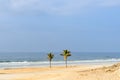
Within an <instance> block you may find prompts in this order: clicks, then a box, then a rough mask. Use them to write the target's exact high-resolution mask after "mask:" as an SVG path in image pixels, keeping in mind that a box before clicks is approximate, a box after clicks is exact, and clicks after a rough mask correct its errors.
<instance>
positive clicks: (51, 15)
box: [0, 0, 120, 52]
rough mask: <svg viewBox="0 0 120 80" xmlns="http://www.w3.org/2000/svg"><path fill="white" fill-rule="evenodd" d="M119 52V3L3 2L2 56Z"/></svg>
mask: <svg viewBox="0 0 120 80" xmlns="http://www.w3.org/2000/svg"><path fill="white" fill-rule="evenodd" d="M64 49H68V50H70V51H73V52H120V0H0V52H51V51H52V52H59V51H62V50H64Z"/></svg>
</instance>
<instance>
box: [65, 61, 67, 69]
mask: <svg viewBox="0 0 120 80" xmlns="http://www.w3.org/2000/svg"><path fill="white" fill-rule="evenodd" d="M65 64H66V68H67V59H66V60H65Z"/></svg>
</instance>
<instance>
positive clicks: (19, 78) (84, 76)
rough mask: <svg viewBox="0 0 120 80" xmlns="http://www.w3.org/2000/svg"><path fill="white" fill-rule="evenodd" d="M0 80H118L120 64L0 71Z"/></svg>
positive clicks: (119, 79)
mask: <svg viewBox="0 0 120 80" xmlns="http://www.w3.org/2000/svg"><path fill="white" fill-rule="evenodd" d="M0 80H120V63H118V64H115V65H111V66H108V65H79V66H69V67H68V68H65V67H64V66H55V67H52V68H51V69H50V68H49V67H39V68H38V67H36V68H35V67H34V68H16V69H15V68H14V69H1V70H0Z"/></svg>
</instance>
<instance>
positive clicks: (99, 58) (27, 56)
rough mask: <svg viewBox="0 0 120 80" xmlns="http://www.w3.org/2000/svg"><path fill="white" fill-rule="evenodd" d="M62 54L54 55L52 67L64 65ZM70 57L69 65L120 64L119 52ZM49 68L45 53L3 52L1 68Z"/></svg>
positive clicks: (78, 53) (76, 53) (91, 53)
mask: <svg viewBox="0 0 120 80" xmlns="http://www.w3.org/2000/svg"><path fill="white" fill-rule="evenodd" d="M60 54H61V53H60V52H56V53H54V55H55V56H54V58H53V61H52V65H53V66H56V65H64V60H63V56H61V55H60ZM71 54H72V56H70V57H68V65H82V64H109V63H112V64H114V63H118V62H120V53H118V52H72V53H71ZM44 66H49V61H48V59H47V53H45V52H11V53H10V52H6V53H5V52H3V53H2V52H1V53H0V68H19V67H44Z"/></svg>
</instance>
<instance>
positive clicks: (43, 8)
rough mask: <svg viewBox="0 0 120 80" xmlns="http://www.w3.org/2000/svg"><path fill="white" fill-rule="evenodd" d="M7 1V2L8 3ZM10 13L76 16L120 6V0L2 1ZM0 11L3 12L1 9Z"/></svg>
mask: <svg viewBox="0 0 120 80" xmlns="http://www.w3.org/2000/svg"><path fill="white" fill-rule="evenodd" d="M6 1H7V2H6ZM0 5H1V6H0V7H3V9H6V10H7V9H8V10H10V11H18V12H25V11H26V12H27V11H39V12H43V13H47V14H63V15H64V14H76V13H79V12H81V11H83V10H84V9H87V8H88V9H89V7H106V6H107V7H109V6H119V5H120V1H119V0H1V1H0ZM0 10H2V9H1V8H0ZM3 11H4V10H3Z"/></svg>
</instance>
